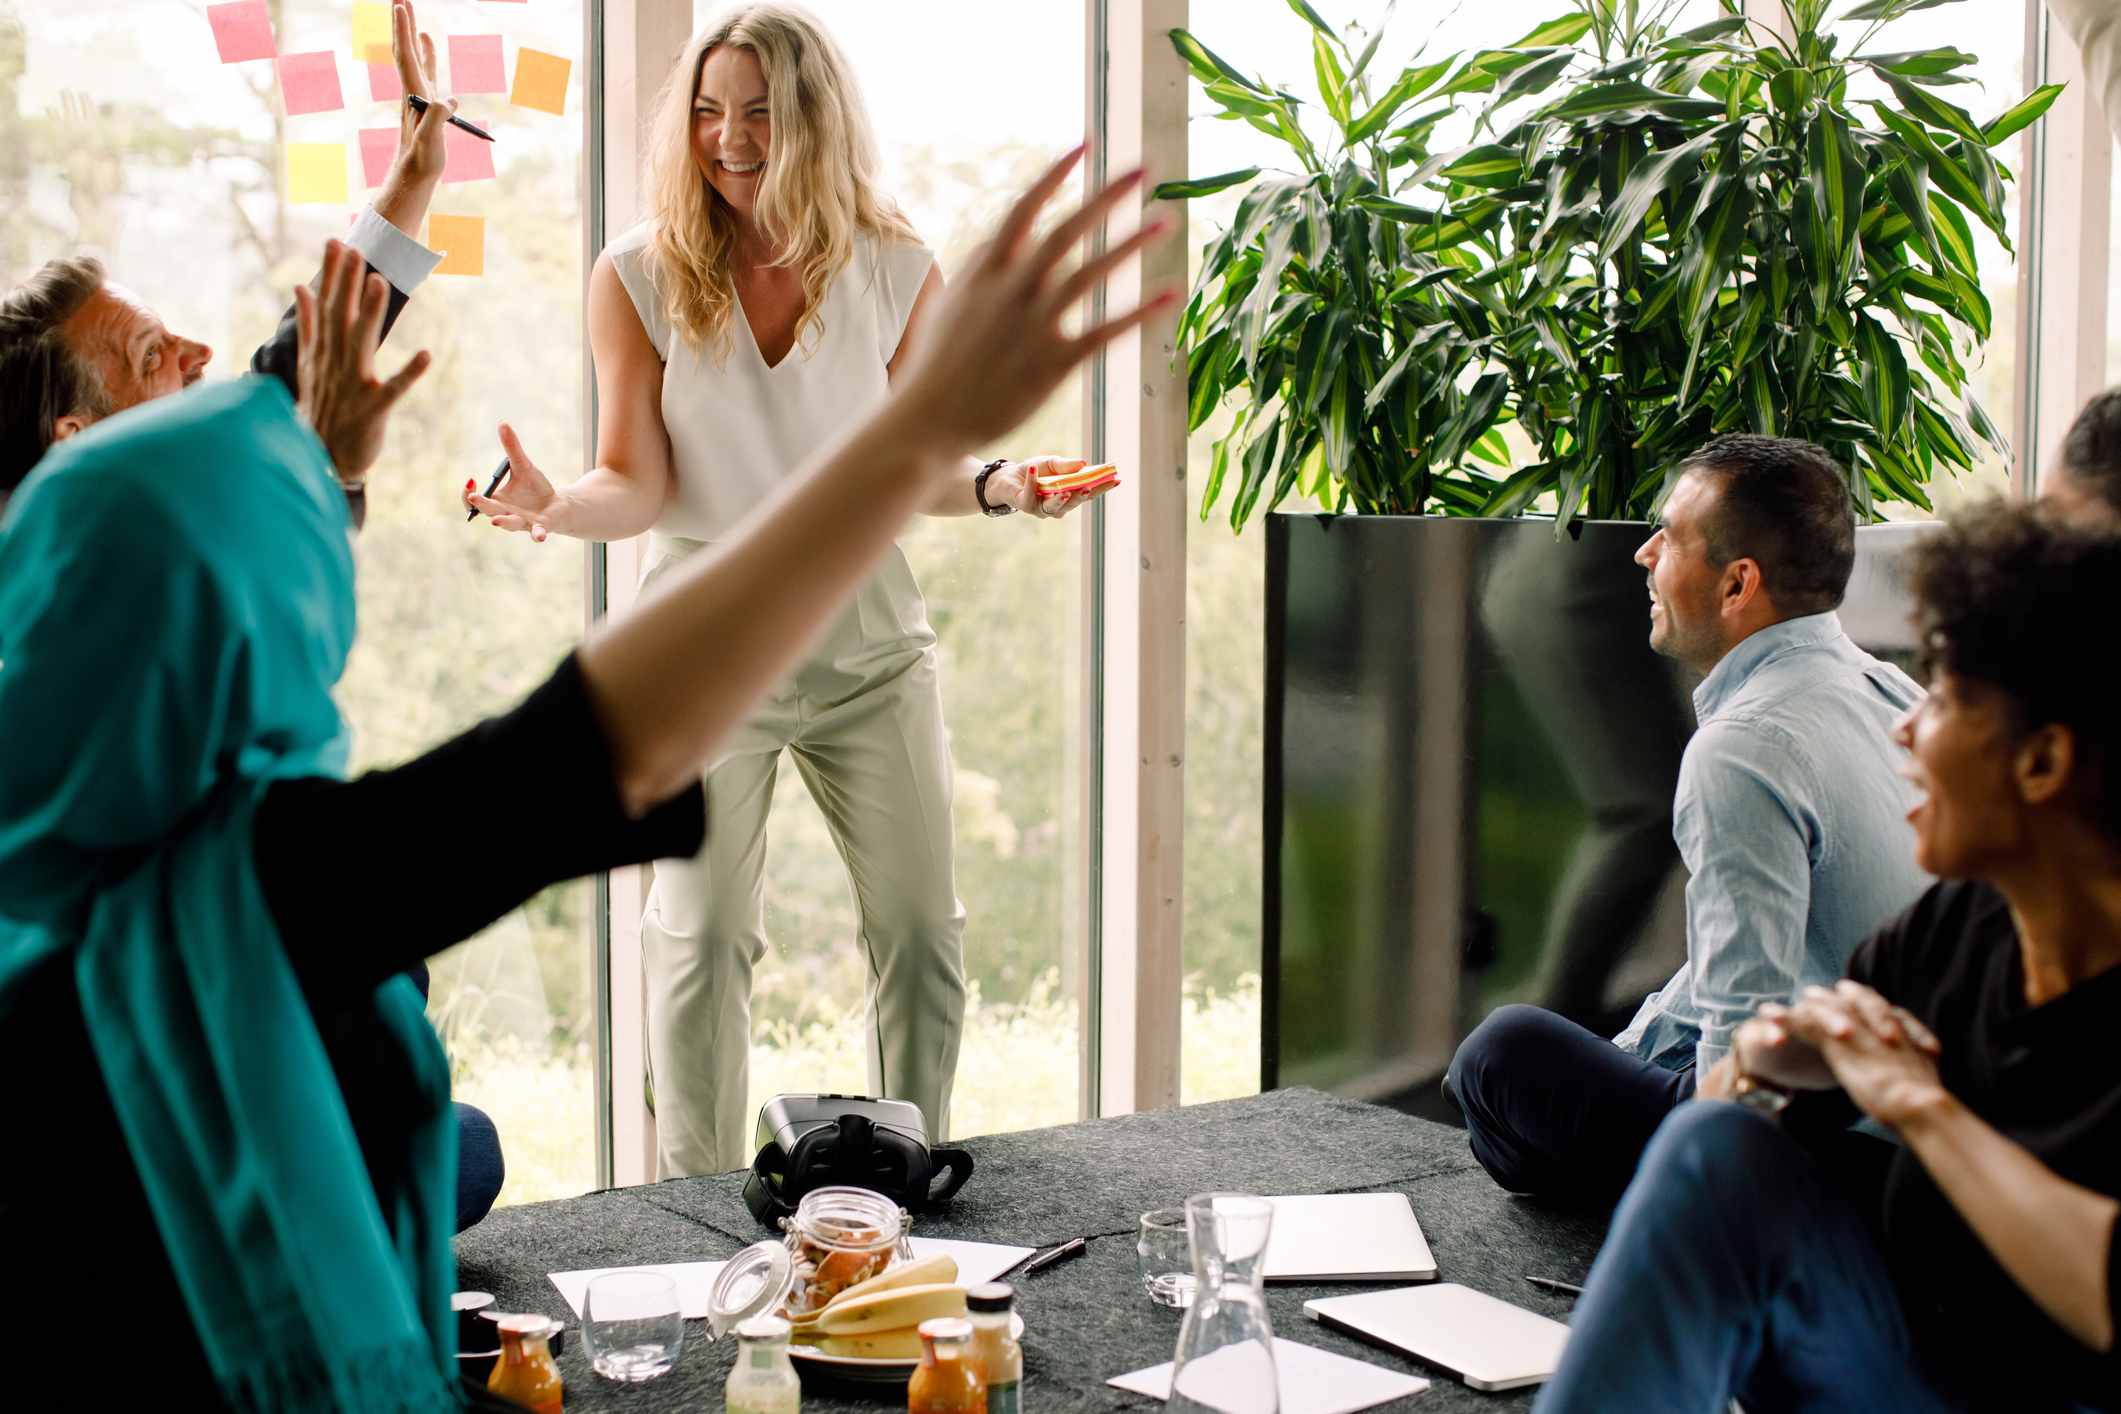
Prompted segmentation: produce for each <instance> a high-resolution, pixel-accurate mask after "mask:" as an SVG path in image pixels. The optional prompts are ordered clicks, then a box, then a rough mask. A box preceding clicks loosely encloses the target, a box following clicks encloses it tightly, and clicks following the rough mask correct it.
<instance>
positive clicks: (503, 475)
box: [464, 457, 508, 520]
mask: <svg viewBox="0 0 2121 1414" xmlns="http://www.w3.org/2000/svg"><path fill="white" fill-rule="evenodd" d="M507 479H508V458H506V457H503V458H501V464H500V465H499V466H497V467H495V468H494V469H493V480H491V481H489V482H487V483H486V494H487V496H488V497H491V496H492V495H493V493H494V492H496V491H498V490H500V489H501V483H502V482H503V481H506V480H507ZM478 518H479V508H478V507H477V506H473V507H472V508H471V510H470V512H469V513H468V514H467V515H465V517H464V519H466V520H477V519H478Z"/></svg>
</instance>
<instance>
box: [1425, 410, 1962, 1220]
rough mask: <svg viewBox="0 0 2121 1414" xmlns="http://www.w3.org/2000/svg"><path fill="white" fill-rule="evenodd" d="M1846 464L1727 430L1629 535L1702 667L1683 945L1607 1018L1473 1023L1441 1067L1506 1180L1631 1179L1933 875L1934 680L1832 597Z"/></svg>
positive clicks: (1655, 629)
mask: <svg viewBox="0 0 2121 1414" xmlns="http://www.w3.org/2000/svg"><path fill="white" fill-rule="evenodd" d="M1847 486H1848V483H1847V479H1846V477H1845V476H1844V474H1843V472H1842V470H1841V468H1840V467H1839V466H1837V465H1836V464H1835V462H1834V460H1833V459H1832V458H1831V457H1829V456H1828V455H1827V454H1826V453H1825V452H1824V451H1822V450H1820V449H1819V448H1818V447H1815V446H1813V445H1811V444H1810V443H1808V442H1798V441H1792V440H1789V439H1786V438H1777V437H1758V436H1752V435H1746V434H1734V435H1730V436H1724V437H1718V438H1716V439H1715V440H1714V441H1712V442H1710V443H1708V444H1707V445H1706V446H1704V447H1703V448H1702V449H1701V450H1700V451H1698V452H1696V453H1695V454H1694V455H1693V456H1692V457H1691V458H1689V459H1688V461H1687V463H1686V465H1685V466H1684V467H1683V468H1682V475H1681V476H1680V478H1679V481H1678V482H1677V484H1676V485H1675V486H1674V487H1673V489H1672V493H1671V495H1670V497H1669V498H1668V499H1667V500H1666V503H1665V510H1664V517H1663V523H1662V525H1661V527H1660V528H1659V529H1658V531H1657V533H1656V534H1655V535H1652V536H1651V537H1650V539H1649V541H1648V542H1647V543H1646V544H1644V546H1643V547H1642V549H1641V550H1640V551H1638V552H1637V553H1636V556H1635V562H1636V563H1637V564H1639V565H1641V566H1643V568H1644V569H1646V570H1648V571H1649V576H1650V646H1651V647H1652V648H1654V649H1656V650H1657V651H1658V652H1660V653H1662V654H1664V655H1666V656H1667V657H1671V658H1676V659H1678V660H1679V661H1680V662H1682V663H1684V664H1686V665H1687V666H1688V667H1690V668H1692V669H1694V670H1695V671H1696V672H1699V673H1701V674H1703V677H1702V682H1701V685H1700V686H1699V687H1698V688H1696V689H1695V691H1694V708H1695V713H1696V716H1697V717H1698V719H1699V721H1700V727H1699V729H1698V730H1697V731H1696V732H1695V733H1694V737H1693V739H1692V740H1691V741H1690V742H1689V743H1688V744H1687V748H1686V756H1685V758H1684V760H1683V761H1682V762H1681V764H1680V768H1679V789H1678V794H1677V797H1676V799H1675V800H1674V802H1673V809H1672V832H1673V837H1674V838H1675V839H1676V840H1677V842H1678V845H1679V854H1680V857H1681V858H1682V859H1683V860H1685V862H1686V866H1687V869H1688V872H1689V875H1690V878H1689V880H1688V883H1687V891H1686V901H1687V961H1686V963H1685V965H1683V966H1682V967H1681V968H1680V969H1679V971H1678V972H1677V973H1676V974H1675V975H1674V976H1673V978H1672V980H1671V981H1670V982H1668V983H1666V984H1665V986H1664V987H1663V989H1662V990H1660V991H1658V992H1657V993H1655V994H1654V995H1652V996H1651V997H1650V998H1649V1000H1647V1001H1645V1002H1644V1003H1643V1004H1642V1009H1641V1010H1640V1011H1639V1012H1638V1013H1637V1014H1636V1016H1635V1019H1634V1021H1633V1022H1632V1023H1630V1024H1629V1026H1628V1028H1627V1029H1626V1030H1625V1031H1623V1032H1622V1033H1621V1034H1620V1035H1619V1036H1618V1037H1616V1038H1614V1039H1613V1040H1612V1041H1610V1042H1609V1041H1606V1040H1604V1039H1602V1038H1600V1037H1598V1036H1596V1035H1593V1034H1592V1033H1591V1032H1588V1031H1586V1030H1584V1029H1583V1028H1582V1027H1580V1026H1577V1025H1575V1024H1574V1023H1573V1022H1569V1021H1566V1020H1563V1019H1562V1018H1561V1017H1559V1016H1556V1015H1554V1014H1553V1013H1551V1012H1547V1011H1542V1010H1540V1009H1539V1008H1536V1007H1528V1006H1507V1007H1502V1008H1500V1009H1498V1010H1497V1011H1496V1012H1495V1013H1493V1014H1492V1015H1491V1016H1489V1017H1488V1019H1487V1020H1486V1021H1484V1022H1482V1023H1481V1025H1480V1027H1479V1028H1478V1029H1477V1030H1475V1031H1474V1033H1473V1034H1472V1035H1471V1036H1469V1037H1467V1038H1466V1041H1465V1044H1464V1045H1462V1046H1460V1047H1459V1050H1458V1054H1457V1055H1456V1056H1454V1057H1453V1058H1452V1061H1451V1067H1450V1070H1449V1072H1448V1073H1447V1074H1446V1076H1445V1078H1444V1087H1445V1090H1446V1092H1447V1093H1449V1094H1450V1095H1451V1096H1452V1098H1453V1099H1454V1100H1456V1101H1457V1103H1458V1105H1459V1108H1460V1109H1461V1110H1463V1111H1464V1113H1465V1116H1466V1124H1467V1130H1468V1135H1469V1138H1470V1141H1471V1144H1472V1149H1473V1154H1474V1157H1476V1158H1477V1159H1479V1160H1480V1162H1481V1165H1482V1166H1483V1167H1484V1168H1486V1169H1487V1171H1488V1172H1489V1173H1490V1174H1491V1175H1493V1176H1494V1178H1495V1180H1496V1182H1498V1183H1500V1184H1502V1185H1503V1186H1504V1187H1505V1188H1508V1189H1510V1190H1512V1191H1514V1192H1526V1193H1541V1194H1547V1195H1552V1196H1557V1197H1578V1198H1584V1199H1589V1200H1605V1199H1611V1198H1613V1197H1617V1196H1618V1194H1619V1193H1620V1190H1621V1189H1622V1188H1624V1187H1625V1186H1626V1185H1627V1181H1628V1179H1629V1178H1630V1177H1631V1176H1632V1175H1633V1173H1634V1170H1635V1162H1636V1160H1637V1159H1638V1158H1640V1157H1641V1154H1642V1149H1643V1146H1644V1145H1646V1144H1647V1143H1648V1142H1649V1139H1650V1135H1651V1134H1652V1133H1653V1132H1654V1131H1655V1130H1656V1128H1657V1125H1658V1122H1659V1121H1661V1120H1662V1119H1663V1118H1664V1116H1665V1115H1666V1114H1667V1113H1668V1112H1669V1111H1670V1110H1671V1109H1672V1107H1673V1106H1674V1105H1677V1104H1679V1103H1680V1102H1681V1101H1683V1100H1685V1099H1688V1098H1690V1097H1691V1096H1692V1095H1693V1094H1694V1093H1695V1088H1696V1085H1695V1077H1696V1076H1697V1075H1700V1076H1702V1077H1705V1078H1704V1080H1703V1087H1704V1088H1705V1089H1706V1090H1708V1091H1709V1092H1710V1093H1718V1092H1720V1091H1722V1090H1723V1089H1725V1088H1727V1086H1728V1084H1729V1080H1730V1077H1729V1075H1728V1071H1729V1066H1728V1064H1727V1063H1726V1062H1725V1057H1726V1056H1727V1055H1728V1054H1729V1050H1730V1044H1731V1033H1732V1032H1733V1031H1735V1030H1736V1029H1737V1028H1738V1025H1739V1023H1741V1022H1743V1021H1744V1020H1746V1019H1747V1018H1748V1017H1750V1016H1751V1015H1752V1014H1753V1012H1754V1010H1755V1009H1756V1008H1757V1007H1758V1006H1759V1005H1760V1003H1762V1002H1767V1001H1777V1002H1786V1001H1789V1000H1791V999H1792V998H1793V997H1794V996H1795V995H1796V994H1797V993H1798V992H1799V991H1801V990H1802V989H1803V988H1804V987H1806V986H1809V985H1812V984H1815V983H1816V984H1818V985H1821V986H1831V985H1833V983H1834V981H1835V980H1836V979H1838V978H1839V977H1841V976H1842V975H1843V973H1844V972H1845V970H1846V967H1847V964H1848V960H1849V955H1850V954H1851V953H1853V952H1854V951H1855V950H1856V946H1857V944H1859V943H1861V942H1862V941H1863V940H1864V939H1865V938H1866V937H1868V936H1870V934H1871V932H1872V931H1873V930H1874V929H1876V928H1877V927H1878V926H1879V925H1880V924H1883V923H1884V922H1886V921H1887V920H1888V919H1890V918H1892V917H1893V916H1894V915H1895V914H1897V913H1899V912H1900V911H1901V910H1902V909H1904V908H1905V907H1906V906H1907V905H1908V904H1910V903H1912V902H1913V901H1914V899H1915V896H1916V895H1917V894H1919V893H1920V892H1921V891H1922V888H1923V885H1924V883H1925V882H1926V881H1925V880H1924V878H1923V875H1922V872H1921V871H1920V870H1919V869H1917V868H1916V867H1915V862H1914V857H1913V854H1912V852H1911V851H1910V850H1909V849H1908V847H1907V837H1906V824H1905V816H1906V813H1907V811H1908V810H1909V809H1910V808H1911V807H1912V806H1913V804H1914V801H1915V792H1914V788H1913V787H1912V786H1911V785H1910V784H1909V783H1908V782H1907V781H1906V780H1905V779H1904V778H1903V777H1902V776H1901V775H1900V761H1899V757H1898V753H1897V751H1896V750H1895V749H1894V748H1893V747H1892V745H1891V743H1890V740H1889V738H1888V732H1889V730H1890V728H1891V726H1892V724H1893V722H1894V721H1895V720H1896V719H1897V718H1898V717H1899V716H1900V714H1901V713H1903V712H1905V711H1906V710H1907V709H1908V707H1909V706H1910V705H1912V704H1913V703H1914V702H1915V701H1916V699H1918V698H1919V697H1920V696H1921V695H1922V689H1921V688H1920V687H1918V686H1916V684H1915V682H1914V680H1913V679H1911V678H1909V677H1908V676H1907V674H1905V673H1903V672H1901V671H1900V670H1899V669H1898V668H1895V667H1893V666H1892V665H1890V664H1888V663H1884V662H1880V661H1879V660H1878V659H1876V658H1874V657H1872V656H1871V655H1870V654H1868V653H1865V652H1864V651H1863V650H1862V649H1860V648H1858V647H1857V646H1856V645H1855V644H1854V643H1852V642H1850V641H1849V638H1848V636H1847V635H1846V634H1844V633H1843V632H1842V631H1841V621H1840V619H1839V618H1838V617H1837V616H1836V615H1835V613H1834V610H1835V609H1836V608H1838V607H1839V606H1840V603H1841V598H1842V594H1843V592H1844V591H1845V590H1846V589H1847V587H1848V580H1849V574H1850V571H1851V570H1852V569H1853V568H1854V565H1855V515H1854V511H1853V509H1852V507H1851V505H1850V501H1849V495H1848V489H1847Z"/></svg>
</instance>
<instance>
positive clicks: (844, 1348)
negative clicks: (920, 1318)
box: [805, 1326, 921, 1360]
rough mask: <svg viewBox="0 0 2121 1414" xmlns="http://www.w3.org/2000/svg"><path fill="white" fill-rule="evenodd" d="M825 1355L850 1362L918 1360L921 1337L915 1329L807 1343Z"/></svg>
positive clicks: (815, 1339) (815, 1338)
mask: <svg viewBox="0 0 2121 1414" xmlns="http://www.w3.org/2000/svg"><path fill="white" fill-rule="evenodd" d="M805 1343H806V1344H807V1345H809V1346H810V1348H811V1349H813V1350H816V1351H818V1352H819V1353H821V1354H825V1355H837V1356H839V1357H841V1358H842V1359H851V1360H918V1359H920V1358H921V1333H920V1331H919V1330H917V1329H916V1328H914V1327H912V1326H904V1327H901V1328H900V1329H898V1330H893V1331H876V1332H873V1333H871V1334H868V1335H820V1336H813V1337H812V1338H811V1339H810V1340H808V1341H807V1342H805Z"/></svg>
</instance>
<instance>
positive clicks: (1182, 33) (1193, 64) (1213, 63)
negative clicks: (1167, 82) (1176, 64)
mask: <svg viewBox="0 0 2121 1414" xmlns="http://www.w3.org/2000/svg"><path fill="white" fill-rule="evenodd" d="M1171 47H1172V48H1173V49H1176V50H1177V51H1178V57H1179V58H1181V59H1183V60H1185V61H1186V66H1187V67H1188V68H1190V69H1192V70H1193V73H1194V75H1195V76H1196V77H1197V78H1199V79H1200V81H1201V82H1202V83H1213V82H1215V81H1216V80H1217V79H1218V78H1220V79H1223V80H1225V81H1226V82H1229V83H1233V84H1235V85H1237V86H1238V87H1239V88H1242V89H1248V90H1250V91H1251V92H1253V93H1256V94H1258V95H1259V96H1260V97H1262V98H1272V97H1273V96H1274V95H1273V94H1272V93H1270V92H1269V91H1268V90H1266V89H1264V88H1261V87H1260V86H1259V85H1258V84H1256V83H1254V82H1252V80H1250V79H1248V78H1246V77H1245V76H1244V75H1243V74H1241V73H1239V72H1238V71H1237V70H1235V69H1233V68H1231V67H1230V66H1229V65H1228V64H1226V63H1224V62H1223V59H1222V56H1221V55H1219V54H1217V53H1216V52H1215V51H1214V50H1212V49H1210V48H1209V47H1208V46H1207V45H1205V44H1202V43H1201V42H1200V41H1199V40H1198V39H1195V38H1194V37H1193V34H1192V31H1190V30H1184V29H1173V30H1172V31H1171Z"/></svg>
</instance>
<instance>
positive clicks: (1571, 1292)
mask: <svg viewBox="0 0 2121 1414" xmlns="http://www.w3.org/2000/svg"><path fill="white" fill-rule="evenodd" d="M1525 1280H1526V1281H1528V1282H1530V1283H1532V1285H1534V1286H1536V1287H1538V1288H1539V1289H1540V1290H1541V1291H1551V1292H1554V1293H1556V1294H1557V1295H1561V1296H1581V1295H1583V1288H1582V1287H1580V1286H1577V1285H1576V1284H1575V1283H1574V1282H1566V1281H1556V1280H1554V1278H1552V1277H1526V1278H1525Z"/></svg>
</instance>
